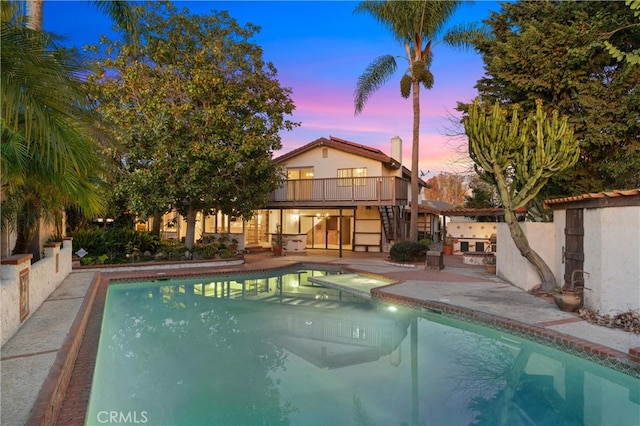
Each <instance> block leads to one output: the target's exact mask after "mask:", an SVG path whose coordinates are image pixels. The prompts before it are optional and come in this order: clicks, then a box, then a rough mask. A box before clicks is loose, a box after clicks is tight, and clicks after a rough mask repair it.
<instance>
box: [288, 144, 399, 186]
mask: <svg viewBox="0 0 640 426" xmlns="http://www.w3.org/2000/svg"><path fill="white" fill-rule="evenodd" d="M323 148H327V149H328V150H329V151H328V155H327V158H323V157H322V149H323ZM285 167H313V177H314V179H322V178H336V177H338V172H337V170H338V169H352V168H357V167H366V168H367V176H395V171H393V172H392V173H389V172H388V171H387V169H386V168H385V167H383V166H382V163H380V162H379V161H375V160H371V159H368V158H364V157H361V156H359V155H355V154H350V153H348V152H344V151H340V150H337V149H334V148H330V147H322V146H321V147H317V148H314V149H312V150H309V151H307V152H303V153H302V154H300V155H297V156H295V157H294V158H291V159H290V160H289V161H287V163H286V165H285Z"/></svg>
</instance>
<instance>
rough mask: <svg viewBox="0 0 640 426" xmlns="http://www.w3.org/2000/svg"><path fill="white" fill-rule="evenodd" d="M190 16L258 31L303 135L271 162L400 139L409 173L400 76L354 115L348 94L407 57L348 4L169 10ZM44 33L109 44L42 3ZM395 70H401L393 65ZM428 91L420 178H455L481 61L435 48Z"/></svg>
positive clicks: (101, 28) (474, 13)
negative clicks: (466, 107)
mask: <svg viewBox="0 0 640 426" xmlns="http://www.w3.org/2000/svg"><path fill="white" fill-rule="evenodd" d="M174 3H176V5H178V7H186V8H188V9H189V10H190V11H191V12H192V13H198V14H204V13H208V12H209V11H211V10H212V9H215V10H227V11H228V12H229V14H230V15H231V17H233V18H235V19H236V20H237V21H238V22H239V23H240V24H246V23H248V22H250V23H252V24H255V25H258V26H260V27H261V31H260V32H259V33H258V34H256V36H255V37H254V39H253V41H254V42H255V43H256V44H258V45H259V46H261V47H262V48H263V51H264V59H265V60H266V61H270V62H272V63H273V64H274V66H275V67H276V68H277V70H278V79H279V81H280V84H281V85H282V86H284V87H289V88H291V89H292V90H293V95H292V98H293V101H294V103H295V105H296V110H295V112H294V115H293V117H292V119H293V120H294V121H298V122H300V123H301V126H300V127H298V128H296V129H295V130H293V131H292V132H283V133H282V134H281V137H282V145H283V148H282V150H281V151H278V152H277V153H276V156H277V155H279V154H281V153H284V152H288V151H290V150H292V149H295V148H297V147H300V146H302V145H304V144H306V143H308V142H311V141H313V140H315V139H317V138H319V137H329V136H335V137H338V138H342V139H347V140H350V141H353V142H356V143H360V144H363V145H368V146H373V147H376V148H378V149H380V150H382V151H383V152H385V153H386V154H389V153H390V139H391V138H392V137H393V136H395V135H398V136H400V137H401V138H402V140H403V164H404V165H405V166H407V167H410V165H411V132H412V120H413V119H412V117H413V112H412V106H411V99H410V98H409V99H403V98H402V97H401V96H400V89H399V87H400V84H399V81H400V77H401V75H402V73H401V69H400V67H399V69H398V71H397V73H396V75H395V76H394V77H393V78H392V79H391V80H389V81H388V82H387V84H386V85H385V86H384V87H382V88H381V89H380V90H379V91H378V92H376V93H375V94H373V96H371V97H370V98H369V101H368V103H367V104H366V105H365V108H364V110H363V112H362V113H361V114H359V115H357V116H355V115H354V106H353V92H354V89H355V86H356V82H357V79H358V77H359V76H360V75H361V74H362V73H363V72H364V70H365V68H366V67H367V66H368V65H369V64H370V63H371V62H372V61H373V60H374V59H375V58H377V57H378V56H381V55H383V54H392V55H398V56H400V55H403V54H404V48H403V46H402V45H401V44H399V43H398V42H397V41H395V40H394V39H393V37H392V36H391V35H390V34H389V32H388V31H387V29H386V28H385V27H383V26H382V25H380V24H379V23H377V22H376V21H375V20H374V19H373V18H372V17H371V16H369V15H366V14H360V13H359V14H356V13H354V9H355V7H356V6H357V4H358V2H352V1H279V2H276V1H191V2H174ZM44 4H45V6H44V28H45V29H46V30H48V31H52V32H54V33H57V34H59V35H63V36H65V42H64V44H67V45H73V46H78V47H82V46H84V45H87V44H94V43H97V41H98V38H99V36H100V35H101V34H107V35H109V36H111V35H112V34H113V33H112V32H111V30H110V26H111V23H110V20H109V19H108V18H107V17H106V16H105V15H103V14H102V13H100V12H99V11H97V9H96V8H95V7H94V6H93V5H92V4H91V2H80V1H55V0H45V2H44ZM498 9H499V4H498V3H497V2H488V1H476V2H467V3H464V4H463V5H462V6H461V7H460V8H459V9H458V12H457V14H456V15H455V16H454V17H453V18H452V19H451V21H450V25H453V24H459V23H463V22H479V21H481V20H482V19H484V18H486V17H487V16H488V15H489V13H490V11H491V10H496V11H497V10H498ZM398 63H399V65H401V64H403V63H406V62H404V61H403V60H399V61H398ZM431 71H432V73H433V74H434V80H435V83H434V87H433V89H431V90H430V91H426V90H424V88H423V89H422V90H421V92H420V96H421V113H422V114H421V115H422V120H421V129H420V130H421V132H420V169H421V170H422V171H424V172H426V171H429V172H430V173H429V175H433V174H437V173H438V172H440V171H445V172H450V171H461V170H462V169H463V167H462V166H461V165H460V164H458V162H459V161H460V154H458V153H456V147H457V146H460V145H461V144H462V145H464V144H466V140H465V139H460V138H458V139H457V140H456V139H453V138H452V137H450V136H446V134H450V133H452V132H453V131H454V128H453V124H452V119H451V117H452V115H455V116H456V117H457V116H459V114H458V113H457V112H456V111H455V110H454V108H455V106H456V102H457V101H464V102H467V101H470V100H471V99H473V98H474V97H475V96H476V93H477V92H476V90H475V89H474V86H475V84H476V81H477V80H478V79H479V78H480V77H482V75H483V69H482V60H481V58H480V56H479V55H478V54H477V53H475V52H473V51H463V50H459V49H454V48H451V47H448V46H446V45H445V44H443V43H440V44H438V45H437V46H435V48H434V61H433V64H432V67H431Z"/></svg>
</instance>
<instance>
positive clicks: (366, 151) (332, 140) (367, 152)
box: [274, 136, 401, 169]
mask: <svg viewBox="0 0 640 426" xmlns="http://www.w3.org/2000/svg"><path fill="white" fill-rule="evenodd" d="M318 146H329V147H331V148H335V149H338V150H340V151H344V152H349V153H352V154H356V155H360V156H362V157H366V158H370V159H372V160H377V161H380V162H382V163H384V164H386V165H387V167H389V168H393V169H398V168H400V167H401V164H400V163H399V162H398V161H396V160H394V159H393V158H391V157H389V156H388V155H386V154H385V153H384V152H382V151H380V150H379V149H377V148H372V147H370V146H366V145H361V144H359V143H355V142H350V141H347V140H344V139H340V138H336V137H335V136H329V139H327V138H318V139H316V140H315V141H313V142H309V143H308V144H306V145H303V146H301V147H299V148H296V149H294V150H293V151H289V152H287V153H286V154H283V155H281V156H280V157H278V158H276V159H274V161H275V162H277V163H282V162H284V161H286V160H288V159H289V158H292V157H295V156H296V155H299V154H301V153H303V152H306V151H309V150H311V149H313V148H316V147H318Z"/></svg>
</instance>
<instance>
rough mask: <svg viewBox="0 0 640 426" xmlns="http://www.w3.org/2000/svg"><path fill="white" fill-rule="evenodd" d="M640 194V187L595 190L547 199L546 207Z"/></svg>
mask: <svg viewBox="0 0 640 426" xmlns="http://www.w3.org/2000/svg"><path fill="white" fill-rule="evenodd" d="M633 196H636V197H637V196H640V188H639V189H629V190H622V191H621V190H615V191H607V192H593V193H590V194H582V195H576V196H573V197H563V198H554V199H551V200H545V202H544V205H545V207H548V208H549V207H550V206H551V205H553V204H563V203H573V202H580V201H588V200H602V199H608V198H618V197H633Z"/></svg>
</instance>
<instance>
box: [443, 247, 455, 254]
mask: <svg viewBox="0 0 640 426" xmlns="http://www.w3.org/2000/svg"><path fill="white" fill-rule="evenodd" d="M442 250H443V251H444V254H453V246H442Z"/></svg>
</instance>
